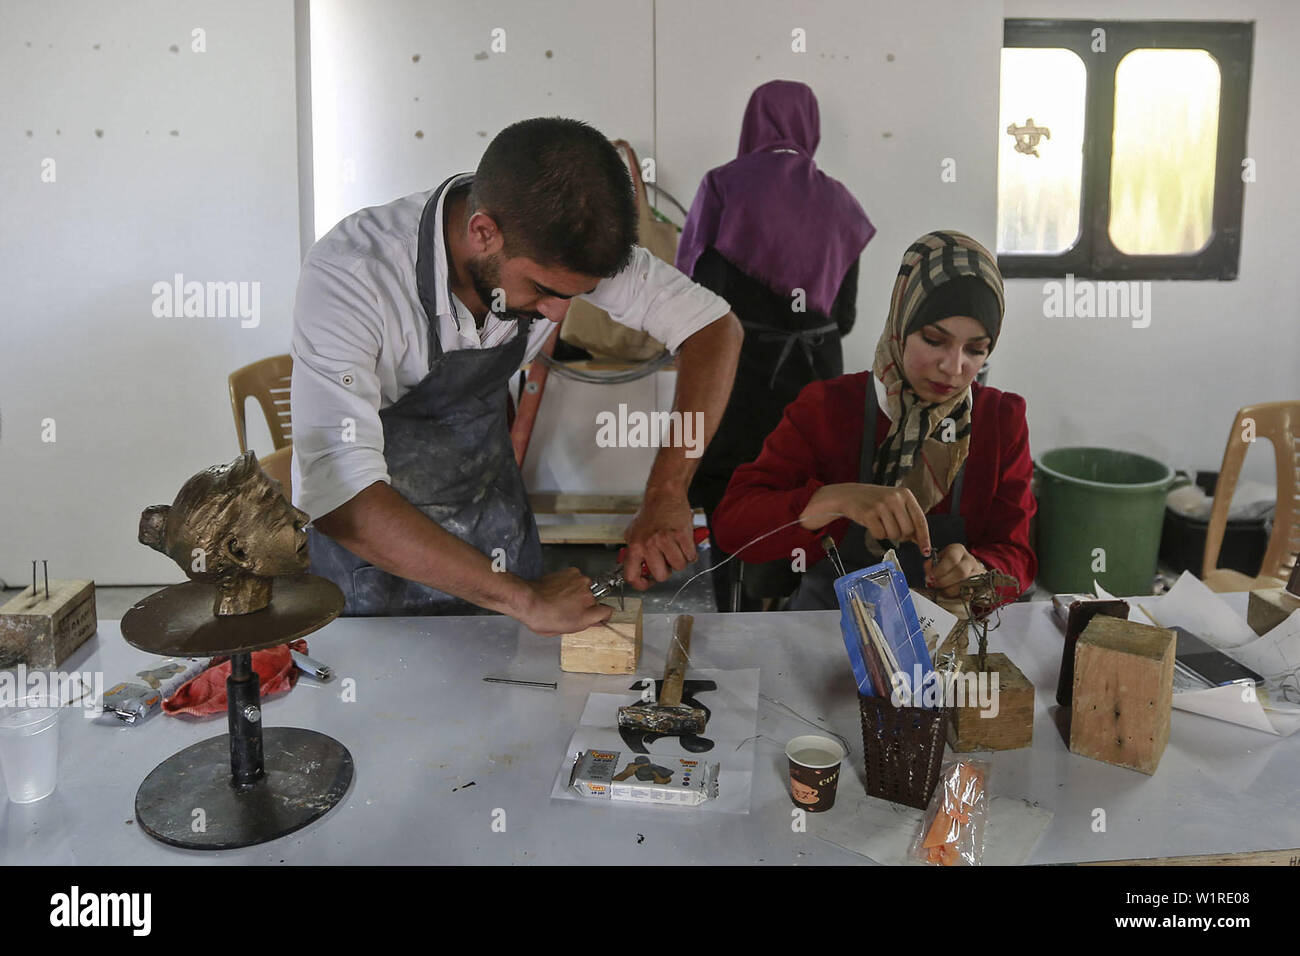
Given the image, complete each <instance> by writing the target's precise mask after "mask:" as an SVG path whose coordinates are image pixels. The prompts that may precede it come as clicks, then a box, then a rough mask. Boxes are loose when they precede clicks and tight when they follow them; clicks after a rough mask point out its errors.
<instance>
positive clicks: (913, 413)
mask: <svg viewBox="0 0 1300 956" xmlns="http://www.w3.org/2000/svg"><path fill="white" fill-rule="evenodd" d="M961 276H976V277H978V278H980V279H983V280H984V281H985V282H986V283H988V285H989V287H990V288H992V289H993V291H994V293H995V294H996V296H997V301H998V306H999V309H1000V310H1001V309H1004V308H1005V300H1004V298H1003V293H1002V274H1001V273H1000V272H999V271H998V265H997V260H996V259H994V258H993V256H992V254H991V253H990V252H989V251H988V250H987V249H985V248H984V247H983V246H982V245H980V244H979V243H978V242H976V241H975V240H974V239H972V238H971V237H970V236H967V235H965V234H963V233H960V232H954V231H952V230H951V229H948V230H944V231H941V232H930V233H926V234H925V235H924V236H922V237H921V238H920V239H918V240H916V242H914V243H912V244H911V245H910V246H909V247H908V249H907V252H906V253H904V255H903V264H902V266H900V267H899V270H898V279H897V280H895V282H894V292H893V295H892V296H891V297H890V301H889V320H888V321H887V322H886V323H885V330H884V331H883V332H882V333H881V335H880V341H879V342H878V343H877V344H876V359H875V363H874V365H873V366H872V371H873V372H874V373H875V376H876V378H878V379H879V380H880V382H881V383H882V384H883V385H884V387H885V401H886V404H887V407H888V412H889V416H890V418H891V419H892V420H893V421H892V423H891V424H890V427H889V434H888V435H887V436H886V437H885V441H884V444H883V445H881V447H880V448H879V449H877V451H876V456H875V470H876V473H875V482H876V484H879V485H886V486H892V485H899V486H901V487H904V488H907V489H908V490H910V491H911V492H912V494H913V495H914V496H915V497H916V500H917V503H918V504H920V506H921V510H922V511H925V512H927V513H928V512H929V510H930V509H931V508H933V507H934V506H935V505H936V504H938V503H939V502H940V501H942V500H943V498H944V496H945V495H947V494H948V489H949V488H951V487H952V483H953V481H955V480H956V478H957V472H958V471H960V470H961V466H962V463H963V462H964V461H965V460H966V455H967V454H968V453H969V452H970V414H971V390H970V388H969V387H967V388H965V389H963V390H962V391H960V392H957V393H956V394H954V395H952V396H950V397H948V398H947V399H945V400H944V401H943V402H940V403H939V404H937V405H930V404H927V403H926V402H924V401H923V400H922V399H921V397H920V396H918V395H917V394H916V392H914V391H913V390H912V387H911V386H910V385H909V384H908V383H907V379H906V378H904V377H903V340H904V339H905V338H906V337H907V332H906V330H907V328H908V323H909V321H910V320H911V319H912V318H913V317H914V316H915V315H916V313H917V310H919V309H920V308H921V305H922V303H923V302H924V301H925V300H926V298H927V297H928V296H929V295H930V294H931V293H932V292H934V290H935V289H937V288H938V287H939V286H941V285H943V284H944V283H945V282H948V281H949V280H951V279H956V278H960V277H961ZM990 334H991V335H993V336H994V337H996V334H997V333H996V331H994V332H992V333H990ZM949 418H950V419H952V420H953V423H954V428H953V429H952V430H951V432H949V430H948V429H946V428H944V427H942V423H943V421H944V420H945V419H949ZM945 432H949V434H947V435H945ZM945 437H947V438H949V440H948V441H944V440H943V439H944V438H945Z"/></svg>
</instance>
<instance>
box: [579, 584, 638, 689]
mask: <svg viewBox="0 0 1300 956" xmlns="http://www.w3.org/2000/svg"><path fill="white" fill-rule="evenodd" d="M626 603H627V609H626V610H623V611H620V610H619V609H618V608H617V607H616V608H614V616H613V617H611V618H610V619H609V620H608V621H606V622H605V623H604V624H598V625H596V626H595V627H589V628H587V629H586V630H585V631H578V632H577V633H574V634H565V635H563V636H562V637H561V638H560V670H562V671H568V672H569V673H570V674H634V673H636V668H637V664H639V663H640V661H641V617H642V615H641V599H640V598H627V601H626Z"/></svg>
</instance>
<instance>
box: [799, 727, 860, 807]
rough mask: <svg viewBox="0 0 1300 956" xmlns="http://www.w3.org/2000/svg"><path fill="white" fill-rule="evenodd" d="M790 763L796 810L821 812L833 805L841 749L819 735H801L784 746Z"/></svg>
mask: <svg viewBox="0 0 1300 956" xmlns="http://www.w3.org/2000/svg"><path fill="white" fill-rule="evenodd" d="M785 755H786V757H787V758H788V759H789V761H790V799H791V800H792V801H793V802H794V805H795V806H796V807H799V808H800V809H801V810H807V811H808V812H810V813H821V812H822V811H823V810H829V809H830V808H831V807H833V806H835V790H836V788H837V787H838V786H839V782H840V762H841V761H842V760H843V759H844V756H845V753H844V747H843V745H842V744H840V742H839V741H838V740H833V739H832V738H830V737H823V736H821V735H820V734H804V735H803V736H802V737H795V738H794V739H793V740H791V741H790V742H789V743H788V744H786V745H785Z"/></svg>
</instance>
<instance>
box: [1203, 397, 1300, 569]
mask: <svg viewBox="0 0 1300 956" xmlns="http://www.w3.org/2000/svg"><path fill="white" fill-rule="evenodd" d="M1252 421H1253V423H1254V431H1255V436H1256V438H1267V439H1268V440H1269V441H1271V442H1272V443H1273V454H1274V457H1275V458H1276V459H1277V509H1276V511H1275V513H1274V515H1273V533H1272V535H1270V536H1269V539H1268V550H1267V551H1265V552H1264V561H1263V563H1262V564H1261V565H1260V568H1259V576H1258V577H1254V578H1252V577H1249V576H1248V575H1245V574H1241V573H1240V572H1237V571H1232V570H1229V569H1228V568H1220V567H1219V566H1218V564H1219V549H1220V548H1221V547H1222V546H1223V532H1224V530H1225V529H1226V528H1227V525H1228V506H1229V505H1230V504H1231V503H1232V491H1233V489H1234V488H1236V486H1237V478H1238V477H1239V476H1240V475H1241V463H1242V462H1243V461H1245V460H1246V450H1247V449H1248V448H1249V447H1250V443H1249V442H1248V441H1244V440H1243V438H1242V436H1243V435H1244V434H1245V433H1246V428H1247V425H1248V423H1249V422H1252ZM1297 432H1300V402H1268V403H1265V404H1262V405H1247V406H1246V407H1245V408H1243V409H1242V410H1241V411H1239V412H1237V419H1236V421H1234V422H1233V423H1232V431H1230V432H1229V433H1228V445H1227V448H1225V449H1224V452H1223V465H1222V466H1221V467H1220V469H1219V481H1218V484H1217V485H1215V488H1214V507H1213V509H1212V510H1211V511H1210V525H1209V528H1208V530H1207V531H1206V534H1205V557H1204V559H1203V561H1202V564H1201V579H1202V580H1203V581H1205V584H1206V586H1208V587H1209V588H1210V590H1212V591H1250V590H1254V589H1255V588H1270V587H1279V586H1281V585H1283V584H1285V583H1286V579H1287V578H1288V577H1289V576H1290V574H1291V569H1292V568H1293V567H1294V566H1295V558H1296V553H1297V552H1300V446H1298V445H1297V444H1296V433H1297Z"/></svg>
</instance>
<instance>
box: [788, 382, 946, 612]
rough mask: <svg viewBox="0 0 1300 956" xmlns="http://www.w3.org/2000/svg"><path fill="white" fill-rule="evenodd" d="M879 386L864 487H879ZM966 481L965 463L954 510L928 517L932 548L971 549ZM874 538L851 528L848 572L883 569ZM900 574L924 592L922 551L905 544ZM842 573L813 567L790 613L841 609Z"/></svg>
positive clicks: (842, 547) (862, 471)
mask: <svg viewBox="0 0 1300 956" xmlns="http://www.w3.org/2000/svg"><path fill="white" fill-rule="evenodd" d="M877 408H878V406H877V404H876V382H875V376H873V375H868V376H867V402H866V415H865V416H864V417H863V419H862V458H861V459H860V461H859V463H858V481H860V482H862V483H863V484H873V483H874V482H875V455H876V411H877ZM965 477H966V463H965V462H964V461H963V462H962V463H961V468H960V469H959V470H958V472H957V480H956V481H954V482H953V485H952V501H951V510H950V511H949V513H948V514H946V515H926V516H925V523H926V526H927V527H928V528H929V529H930V547H931V548H933V549H934V550H935V551H939V550H941V549H943V548H945V547H947V546H948V545H950V544H961V545H964V544H966V521H965V519H964V518H962V516H961V488H962V481H963V480H964V479H965ZM868 534H869V532H868V531H867V529H866V528H864V527H862V525H860V524H855V523H853V522H850V523H849V530H848V531H847V532H846V533H845V535H844V540H843V541H841V542H839V544H838V545H837V547H838V549H839V552H840V560H841V561H842V562H843V563H844V570H845V571H846V572H852V571H856V570H858V569H859V568H865V567H867V566H868V565H871V564H876V563H878V560H879V559H877V558H874V557H872V556H871V554H870V552H868V551H867V535H868ZM895 553H896V554H897V555H898V561H899V564H901V565H902V568H900V570H901V571H902V572H903V574H904V575H905V576H906V577H907V584H908V587H913V588H919V587H924V586H925V559H924V558H923V557H922V555H921V549H920V548H918V547H917V546H916V542H914V541H906V542H904V543H903V544H901V545H899V546H898V547H897V548H896V549H895ZM836 577H838V572H837V571H836V570H835V565H834V564H833V563H832V562H831V560H830V558H829V557H826V558H823V559H822V560H821V561H820V562H819V563H817V564H815V565H813V566H812V567H811V568H810V569H809V570H808V571H807V572H805V573H804V575H803V577H802V578H801V579H800V581H799V589H798V590H797V591H795V592H794V594H793V595H792V596H791V597H790V601H789V604H788V605H787V610H791V611H824V610H834V609H835V608H837V607H839V599H838V598H837V597H836V596H835V579H836Z"/></svg>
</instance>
